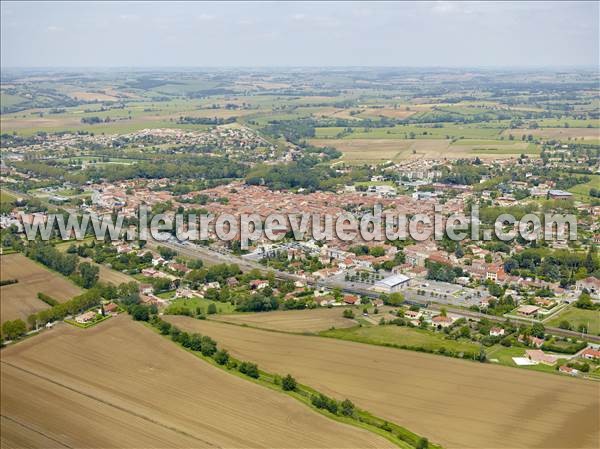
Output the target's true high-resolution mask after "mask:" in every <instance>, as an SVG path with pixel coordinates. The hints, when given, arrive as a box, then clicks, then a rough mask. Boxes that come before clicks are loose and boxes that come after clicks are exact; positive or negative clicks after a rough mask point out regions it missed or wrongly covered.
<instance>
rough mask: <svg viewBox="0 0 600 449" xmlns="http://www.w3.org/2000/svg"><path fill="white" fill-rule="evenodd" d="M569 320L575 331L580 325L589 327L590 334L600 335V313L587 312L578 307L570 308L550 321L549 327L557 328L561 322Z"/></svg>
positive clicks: (595, 311)
mask: <svg viewBox="0 0 600 449" xmlns="http://www.w3.org/2000/svg"><path fill="white" fill-rule="evenodd" d="M563 320H567V321H568V322H569V323H571V326H572V327H573V328H574V329H577V328H578V326H579V325H580V324H583V325H585V326H589V333H590V334H594V335H600V311H598V310H585V309H578V308H576V307H568V308H567V309H565V311H564V312H562V313H560V314H559V315H558V316H556V317H555V318H553V319H552V320H550V321H548V323H547V324H548V326H555V327H557V326H558V325H559V324H560V322H561V321H563Z"/></svg>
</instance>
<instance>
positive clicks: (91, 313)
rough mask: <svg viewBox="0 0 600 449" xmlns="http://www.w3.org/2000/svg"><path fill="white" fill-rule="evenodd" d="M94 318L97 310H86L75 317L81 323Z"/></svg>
mask: <svg viewBox="0 0 600 449" xmlns="http://www.w3.org/2000/svg"><path fill="white" fill-rule="evenodd" d="M94 318H96V312H95V311H93V310H90V311H89V312H85V313H82V314H81V315H77V316H76V317H75V321H76V322H78V323H79V324H85V323H89V322H90V321H92V320H93V319H94Z"/></svg>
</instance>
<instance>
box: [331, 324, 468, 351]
mask: <svg viewBox="0 0 600 449" xmlns="http://www.w3.org/2000/svg"><path fill="white" fill-rule="evenodd" d="M321 335H323V336H325V337H334V338H340V339H342V340H350V341H357V342H360V343H369V344H374V345H382V346H386V345H393V346H401V345H404V346H420V347H423V348H425V349H428V350H431V351H435V350H438V349H440V348H446V349H449V350H452V351H455V352H461V351H464V352H479V345H477V344H475V343H472V342H469V341H460V340H459V341H457V340H450V339H445V338H444V337H443V336H442V334H440V333H432V332H430V331H426V330H422V329H413V328H410V327H401V326H394V325H390V326H362V327H353V328H351V329H334V330H327V331H324V332H322V333H321Z"/></svg>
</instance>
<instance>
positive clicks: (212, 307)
mask: <svg viewBox="0 0 600 449" xmlns="http://www.w3.org/2000/svg"><path fill="white" fill-rule="evenodd" d="M207 313H208V314H209V315H214V314H215V313H217V306H216V305H215V303H214V302H211V303H210V304H209V305H208V309H207Z"/></svg>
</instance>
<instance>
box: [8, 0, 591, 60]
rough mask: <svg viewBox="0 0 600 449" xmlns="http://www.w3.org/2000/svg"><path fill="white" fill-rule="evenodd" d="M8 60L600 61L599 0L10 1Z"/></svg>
mask: <svg viewBox="0 0 600 449" xmlns="http://www.w3.org/2000/svg"><path fill="white" fill-rule="evenodd" d="M1 24H2V32H1V37H2V39H1V65H2V68H3V69H24V68H32V69H43V68H54V69H106V68H128V69H131V68H140V69H163V70H164V69H175V68H189V69H201V68H220V67H221V68H317V67H330V68H336V67H373V68H431V69H435V68H438V69H444V68H447V69H452V68H459V67H460V68H474V69H475V68H479V69H486V68H490V69H493V68H510V69H513V68H514V69H519V68H521V69H540V68H548V69H553V68H557V69H560V68H596V69H597V66H598V64H599V39H598V35H599V32H600V30H599V4H598V2H544V3H542V2H519V3H517V2H492V3H486V2H481V3H480V2H422V3H415V2H407V3H392V2H325V3H312V2H298V3H293V2H284V3H268V2H226V3H214V2H206V3H192V2H175V3H162V2H154V3H138V2H115V3H109V2H73V3H66V2H23V3H19V2H10V1H3V2H2V3H1Z"/></svg>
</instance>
